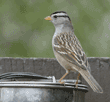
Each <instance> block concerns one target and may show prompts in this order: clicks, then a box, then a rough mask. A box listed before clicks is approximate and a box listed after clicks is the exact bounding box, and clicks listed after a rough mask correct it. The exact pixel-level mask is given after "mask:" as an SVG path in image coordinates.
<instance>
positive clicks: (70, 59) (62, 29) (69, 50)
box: [45, 11, 103, 93]
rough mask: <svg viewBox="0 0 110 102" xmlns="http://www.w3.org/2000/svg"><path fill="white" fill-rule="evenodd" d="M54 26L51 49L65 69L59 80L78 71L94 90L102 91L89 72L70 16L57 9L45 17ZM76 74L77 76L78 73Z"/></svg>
mask: <svg viewBox="0 0 110 102" xmlns="http://www.w3.org/2000/svg"><path fill="white" fill-rule="evenodd" d="M45 20H49V21H51V22H52V23H53V24H54V26H55V33H54V36H53V39H52V46H53V51H54V54H55V57H56V59H57V60H58V62H59V63H60V65H61V66H63V68H64V69H65V70H66V73H65V74H64V75H63V77H62V78H61V79H60V81H59V82H60V83H62V82H61V80H62V79H63V78H64V77H65V76H66V75H67V74H68V73H69V72H70V71H78V72H79V73H80V74H81V75H82V76H83V78H84V79H85V80H86V81H87V82H88V84H89V85H90V86H91V88H92V89H93V91H94V92H98V93H103V90H102V88H101V87H100V85H99V84H98V83H97V81H96V80H95V79H94V78H93V76H92V75H91V73H90V66H89V63H88V60H87V57H86V55H85V52H84V50H83V49H82V47H81V44H80V42H79V40H78V39H77V37H76V36H75V34H74V30H73V25H72V23H71V20H70V17H69V16H68V15H67V13H66V12H64V11H57V12H54V13H52V14H51V15H50V16H48V17H46V18H45ZM80 74H78V77H79V75H80Z"/></svg>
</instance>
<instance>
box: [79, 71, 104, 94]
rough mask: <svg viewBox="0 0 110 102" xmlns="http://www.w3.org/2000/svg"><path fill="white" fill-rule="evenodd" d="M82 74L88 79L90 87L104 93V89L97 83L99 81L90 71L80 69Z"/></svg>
mask: <svg viewBox="0 0 110 102" xmlns="http://www.w3.org/2000/svg"><path fill="white" fill-rule="evenodd" d="M80 74H81V75H82V76H83V78H84V79H85V80H86V81H87V83H88V84H89V85H90V87H91V88H92V89H93V91H94V92H97V93H103V89H102V88H101V86H100V85H99V84H98V83H97V81H96V80H95V79H94V78H93V76H92V75H91V74H90V72H89V71H87V70H81V71H80Z"/></svg>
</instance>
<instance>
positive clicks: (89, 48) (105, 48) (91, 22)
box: [0, 0, 110, 58]
mask: <svg viewBox="0 0 110 102" xmlns="http://www.w3.org/2000/svg"><path fill="white" fill-rule="evenodd" d="M55 11H66V12H67V13H68V15H69V16H70V18H71V20H72V23H73V26H74V31H75V34H76V36H77V37H78V39H79V40H80V42H81V44H82V47H83V49H84V51H85V52H86V54H87V56H88V57H110V45H109V44H110V0H0V57H46V58H47V57H50V58H53V57H54V54H53V51H52V44H51V42H52V36H53V34H54V30H55V29H54V26H53V24H52V23H51V22H48V21H45V20H44V18H45V17H46V16H49V15H50V14H51V13H53V12H55Z"/></svg>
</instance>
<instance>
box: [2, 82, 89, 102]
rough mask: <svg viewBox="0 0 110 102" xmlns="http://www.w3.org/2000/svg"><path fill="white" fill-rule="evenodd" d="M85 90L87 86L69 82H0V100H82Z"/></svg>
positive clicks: (73, 101) (15, 101) (62, 101)
mask: <svg viewBox="0 0 110 102" xmlns="http://www.w3.org/2000/svg"><path fill="white" fill-rule="evenodd" d="M87 91H88V90H87V86H85V85H81V84H80V85H78V88H77V89H76V88H75V85H74V84H70V83H65V85H63V84H59V83H52V82H35V81H11V82H10V81H9V82H0V102H84V99H85V92H87ZM76 95H77V96H76ZM77 98H78V99H77ZM79 98H81V99H79Z"/></svg>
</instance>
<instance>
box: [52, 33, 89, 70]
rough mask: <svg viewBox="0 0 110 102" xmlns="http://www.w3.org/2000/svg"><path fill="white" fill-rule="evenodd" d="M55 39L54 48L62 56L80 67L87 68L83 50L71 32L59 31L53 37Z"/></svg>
mask: <svg viewBox="0 0 110 102" xmlns="http://www.w3.org/2000/svg"><path fill="white" fill-rule="evenodd" d="M54 40H56V41H57V43H58V44H57V46H56V45H54V50H55V51H56V52H58V53H59V54H60V55H61V56H62V57H63V58H65V59H66V60H68V61H69V62H70V63H73V64H75V65H77V66H79V67H81V68H82V69H84V70H86V69H88V70H89V71H90V69H89V64H88V60H87V57H86V55H85V52H84V51H83V49H82V47H81V44H80V42H79V41H78V39H77V38H76V36H75V35H74V34H73V33H61V34H59V35H57V37H56V38H55V39H54Z"/></svg>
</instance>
